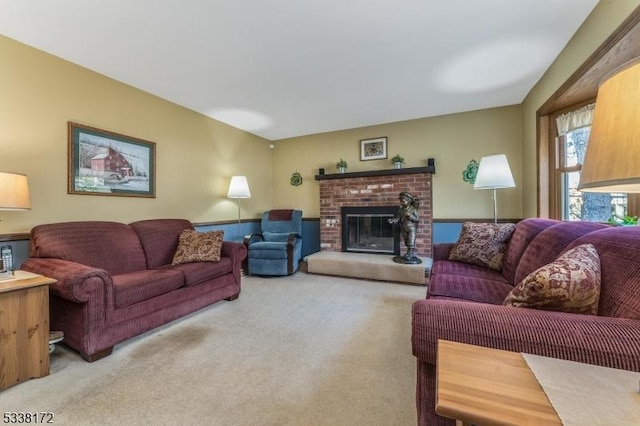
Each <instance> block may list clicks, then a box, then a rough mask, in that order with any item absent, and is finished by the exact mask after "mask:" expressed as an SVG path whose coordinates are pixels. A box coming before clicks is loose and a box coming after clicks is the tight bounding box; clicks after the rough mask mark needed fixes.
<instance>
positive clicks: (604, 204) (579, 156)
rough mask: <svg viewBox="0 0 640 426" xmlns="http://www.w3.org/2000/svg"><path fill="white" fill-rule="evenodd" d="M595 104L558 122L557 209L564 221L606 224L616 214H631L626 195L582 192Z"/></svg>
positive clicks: (564, 116)
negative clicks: (580, 189) (628, 212)
mask: <svg viewBox="0 0 640 426" xmlns="http://www.w3.org/2000/svg"><path fill="white" fill-rule="evenodd" d="M594 106H595V105H594V104H589V105H587V106H585V107H582V108H580V109H577V110H573V111H569V112H567V113H565V114H562V115H558V116H557V117H556V119H555V122H556V123H555V124H556V129H557V132H558V135H559V136H558V137H557V138H556V158H557V159H558V160H557V161H556V163H557V167H556V175H557V179H556V182H557V185H558V188H557V191H556V193H557V194H558V198H559V200H558V201H557V206H558V207H559V211H560V218H561V219H563V220H574V221H575V220H585V221H592V222H606V221H607V220H608V219H609V218H610V217H611V216H612V215H613V214H614V213H615V214H616V215H618V216H624V215H626V214H627V196H626V194H619V193H614V194H605V193H597V192H580V191H578V189H577V188H578V183H579V182H580V170H581V168H582V163H583V161H584V154H585V152H586V150H587V144H588V142H589V132H590V130H591V121H592V119H593V108H594Z"/></svg>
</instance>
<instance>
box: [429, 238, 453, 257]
mask: <svg viewBox="0 0 640 426" xmlns="http://www.w3.org/2000/svg"><path fill="white" fill-rule="evenodd" d="M453 245H454V243H438V244H434V245H433V253H432V254H431V255H432V257H433V261H434V262H435V261H436V260H448V259H449V253H450V252H451V249H452V248H453Z"/></svg>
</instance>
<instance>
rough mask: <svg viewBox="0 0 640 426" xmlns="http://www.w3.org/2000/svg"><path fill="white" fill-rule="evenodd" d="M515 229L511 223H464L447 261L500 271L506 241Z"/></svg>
mask: <svg viewBox="0 0 640 426" xmlns="http://www.w3.org/2000/svg"><path fill="white" fill-rule="evenodd" d="M515 229H516V226H515V225H514V224H513V223H473V222H465V223H463V224H462V231H461V232H460V237H459V238H458V241H457V242H456V243H455V244H454V245H453V248H452V249H451V252H450V253H449V260H454V261H456V262H463V263H470V264H472V265H478V266H485V267H487V268H490V269H494V270H496V271H501V270H502V259H503V258H504V252H505V250H506V247H507V241H509V238H511V234H513V231H514V230H515Z"/></svg>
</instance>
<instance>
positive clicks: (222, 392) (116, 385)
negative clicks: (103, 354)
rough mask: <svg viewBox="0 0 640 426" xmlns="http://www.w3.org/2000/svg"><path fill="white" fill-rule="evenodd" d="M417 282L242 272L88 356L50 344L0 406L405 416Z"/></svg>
mask: <svg viewBox="0 0 640 426" xmlns="http://www.w3.org/2000/svg"><path fill="white" fill-rule="evenodd" d="M424 295H425V288H424V287H418V286H412V285H406V284H393V283H384V282H374V281H366V280H357V279H349V278H335V277H328V276H319V275H308V274H305V273H303V272H298V273H297V274H295V275H293V276H291V277H283V278H258V277H244V278H243V289H242V293H241V295H240V298H239V299H238V300H235V301H233V302H226V301H223V302H220V303H217V304H215V305H213V306H210V307H208V308H206V309H204V310H201V311H199V312H196V313H194V314H192V315H189V316H188V317H185V318H182V319H180V320H178V321H175V322H173V323H171V324H169V325H166V326H163V327H161V328H159V329H156V330H153V331H151V332H148V333H146V334H144V335H142V336H139V337H137V338H135V339H132V340H129V341H128V342H125V343H122V344H120V345H117V346H116V347H115V349H114V352H113V354H112V355H111V356H109V357H107V358H104V359H102V360H100V361H97V362H95V363H87V362H85V361H83V360H82V359H81V358H80V357H79V356H78V355H77V354H76V353H75V352H73V351H71V350H69V349H67V348H65V347H64V346H62V347H59V348H58V349H57V350H56V352H55V353H54V354H53V355H52V358H51V374H50V375H49V376H47V377H44V378H40V379H34V380H29V381H27V382H25V383H22V384H19V385H16V386H14V387H11V388H9V389H7V390H5V391H3V392H0V407H1V408H2V411H19V412H25V411H29V412H34V411H48V412H52V413H53V414H54V422H55V424H58V425H147V424H158V425H178V424H194V425H221V426H222V425H224V426H233V425H363V426H364V425H381V426H382V425H384V426H389V425H403V426H404V425H415V424H416V410H415V402H414V401H415V380H416V376H415V358H414V357H413V355H412V354H411V343H410V334H411V304H412V302H413V301H415V300H417V299H419V298H422V297H424Z"/></svg>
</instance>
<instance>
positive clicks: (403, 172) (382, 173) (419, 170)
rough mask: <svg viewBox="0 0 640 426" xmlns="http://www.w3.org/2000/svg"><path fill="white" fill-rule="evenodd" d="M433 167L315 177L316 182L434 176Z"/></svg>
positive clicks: (434, 168)
mask: <svg viewBox="0 0 640 426" xmlns="http://www.w3.org/2000/svg"><path fill="white" fill-rule="evenodd" d="M435 172H436V167H435V166H426V167H405V168H402V169H386V170H368V171H365V172H351V173H334V174H330V175H316V180H325V179H349V178H359V177H369V176H391V175H407V174H411V173H431V174H435Z"/></svg>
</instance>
